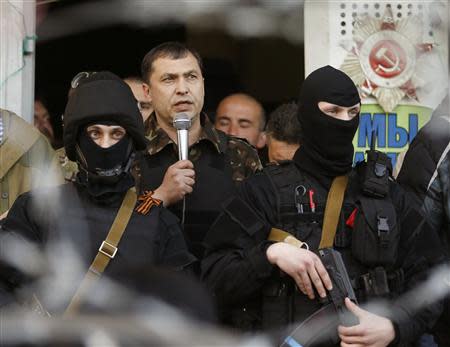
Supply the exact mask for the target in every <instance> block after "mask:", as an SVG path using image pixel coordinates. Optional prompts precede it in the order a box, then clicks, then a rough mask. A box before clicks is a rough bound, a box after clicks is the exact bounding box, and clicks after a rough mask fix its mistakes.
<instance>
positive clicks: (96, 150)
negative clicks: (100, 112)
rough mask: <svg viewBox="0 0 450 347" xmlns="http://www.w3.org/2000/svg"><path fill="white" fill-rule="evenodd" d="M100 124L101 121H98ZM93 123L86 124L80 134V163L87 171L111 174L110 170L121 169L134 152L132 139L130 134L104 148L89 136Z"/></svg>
mask: <svg viewBox="0 0 450 347" xmlns="http://www.w3.org/2000/svg"><path fill="white" fill-rule="evenodd" d="M96 124H99V123H96ZM91 125H92V124H88V125H85V126H83V127H82V128H81V130H80V132H79V134H78V141H77V144H78V147H79V149H80V152H81V153H78V157H79V161H80V164H81V165H83V166H85V168H86V169H87V171H89V172H92V173H96V174H99V175H102V176H103V175H105V176H109V175H112V173H109V174H108V173H107V171H110V170H115V169H117V170H119V169H120V168H122V167H124V166H125V165H126V164H127V162H128V159H129V157H130V154H131V152H132V141H131V139H130V137H129V135H128V134H125V135H124V137H123V138H122V139H120V140H119V141H118V142H117V143H115V144H113V145H112V146H110V147H108V148H102V147H100V146H99V145H97V144H96V143H95V141H94V140H93V139H92V138H91V137H90V136H89V134H88V132H87V128H88V127H89V126H91ZM102 125H117V123H109V122H108V124H104V123H102Z"/></svg>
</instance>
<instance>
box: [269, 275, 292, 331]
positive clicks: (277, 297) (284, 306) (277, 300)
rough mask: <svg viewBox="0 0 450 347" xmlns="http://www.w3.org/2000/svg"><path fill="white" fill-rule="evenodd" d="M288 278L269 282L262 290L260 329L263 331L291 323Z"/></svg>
mask: <svg viewBox="0 0 450 347" xmlns="http://www.w3.org/2000/svg"><path fill="white" fill-rule="evenodd" d="M290 282H291V280H290V279H289V278H287V277H286V278H285V279H281V280H279V281H269V283H267V284H266V285H265V286H264V287H263V290H262V293H263V299H262V305H261V316H262V322H261V323H262V329H263V330H265V331H268V330H271V329H274V328H278V327H282V326H286V325H288V324H289V323H291V322H292V309H293V303H292V300H293V296H292V283H290Z"/></svg>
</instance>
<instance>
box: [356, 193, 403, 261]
mask: <svg viewBox="0 0 450 347" xmlns="http://www.w3.org/2000/svg"><path fill="white" fill-rule="evenodd" d="M359 202H360V204H359V206H358V212H357V214H356V217H355V223H354V227H353V233H352V254H353V256H354V257H355V258H356V259H357V260H359V261H360V262H361V263H363V264H364V265H366V266H370V267H374V266H391V265H393V264H395V262H396V260H397V253H398V244H399V240H400V231H399V227H398V225H397V214H396V212H395V208H394V205H393V204H392V201H391V200H390V199H388V198H385V199H375V198H368V197H365V196H362V197H361V198H360V199H359Z"/></svg>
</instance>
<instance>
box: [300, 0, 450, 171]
mask: <svg viewBox="0 0 450 347" xmlns="http://www.w3.org/2000/svg"><path fill="white" fill-rule="evenodd" d="M447 28H448V3H447V1H423V2H417V1H414V2H413V1H388V2H380V1H306V2H305V65H306V66H305V72H306V74H309V73H310V72H311V71H313V70H314V69H316V68H318V67H320V66H323V65H327V64H329V65H332V66H334V67H336V68H338V69H340V70H342V71H344V72H345V73H346V74H348V75H349V76H350V77H351V78H352V80H353V81H354V82H355V84H356V85H357V87H358V89H359V91H360V95H361V99H362V103H363V105H362V109H361V116H360V127H359V130H358V133H357V134H356V136H355V138H354V141H353V144H354V146H355V162H358V161H360V160H363V159H364V154H365V151H366V150H367V149H368V148H369V146H370V139H371V133H372V130H376V132H377V141H376V147H377V148H378V149H379V150H382V151H384V152H386V153H388V155H389V156H390V157H391V159H392V162H393V165H395V163H396V160H397V156H398V154H399V153H401V152H404V151H405V150H406V149H407V148H408V145H409V143H411V141H412V140H413V139H414V137H415V135H416V134H417V132H418V131H419V129H420V128H421V127H422V126H423V125H424V124H425V123H426V122H428V120H429V119H430V117H431V114H432V111H433V109H435V108H436V107H437V106H438V105H439V103H440V102H441V101H442V100H443V98H444V97H445V95H446V93H447V88H448V67H447V62H448V30H447Z"/></svg>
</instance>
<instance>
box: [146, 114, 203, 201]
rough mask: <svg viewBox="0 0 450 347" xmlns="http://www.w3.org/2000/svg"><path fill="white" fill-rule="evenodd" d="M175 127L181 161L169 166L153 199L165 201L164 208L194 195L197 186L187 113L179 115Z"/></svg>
mask: <svg viewBox="0 0 450 347" xmlns="http://www.w3.org/2000/svg"><path fill="white" fill-rule="evenodd" d="M173 126H174V128H175V129H176V130H177V144H178V158H179V161H177V162H176V163H175V164H172V165H171V166H169V168H168V169H167V171H166V173H165V174H164V178H163V182H162V183H161V185H160V186H159V187H158V188H157V189H156V190H155V192H154V194H153V197H155V198H157V199H160V200H162V201H163V204H164V206H170V205H172V204H174V203H176V202H178V201H180V200H182V199H183V198H184V196H185V195H186V194H190V193H192V191H193V186H194V184H195V171H194V164H193V163H192V162H191V161H190V160H188V153H189V128H190V127H191V119H190V118H189V116H188V115H187V114H186V113H178V114H176V115H175V117H174V120H173Z"/></svg>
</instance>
